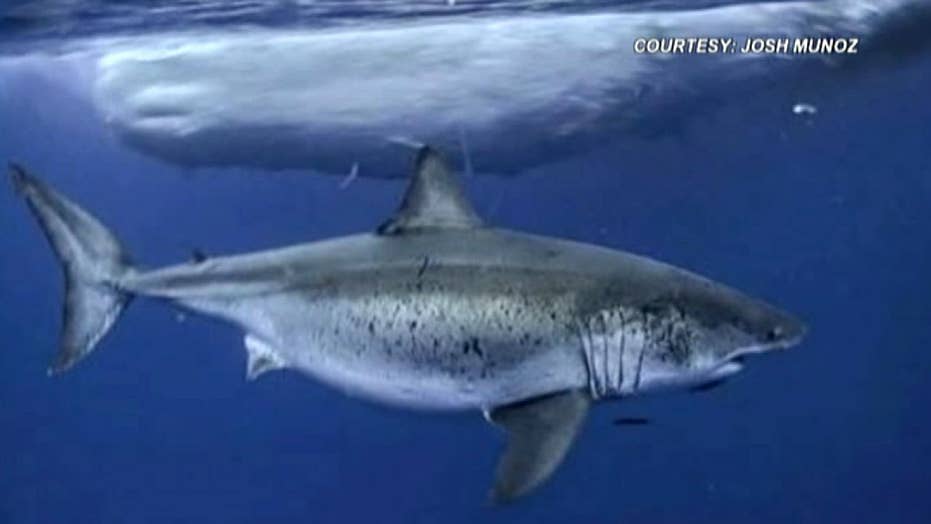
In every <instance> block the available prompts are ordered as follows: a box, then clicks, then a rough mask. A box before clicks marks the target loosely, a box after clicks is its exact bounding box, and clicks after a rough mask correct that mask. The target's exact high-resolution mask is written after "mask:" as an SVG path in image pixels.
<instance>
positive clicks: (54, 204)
mask: <svg viewBox="0 0 931 524" xmlns="http://www.w3.org/2000/svg"><path fill="white" fill-rule="evenodd" d="M10 177H11V178H12V180H13V186H14V187H15V188H16V190H17V192H19V194H21V195H22V196H23V197H24V198H25V199H26V202H27V203H28V204H29V207H30V209H31V210H32V213H33V215H35V217H36V219H37V220H38V222H39V225H40V226H41V227H42V231H43V233H45V236H46V238H47V239H48V241H49V243H50V244H51V245H52V249H53V250H54V251H55V255H56V256H57V257H58V260H59V261H61V264H62V267H63V268H64V274H65V308H64V315H63V323H64V324H63V326H62V333H61V342H60V346H61V347H60V349H59V352H58V355H57V356H56V358H55V361H54V362H53V363H52V365H51V367H49V374H55V373H61V372H63V371H66V370H67V369H69V368H70V367H71V366H73V365H74V364H76V363H77V362H78V361H79V360H81V359H82V358H84V357H85V356H86V355H88V354H89V353H90V352H91V351H93V350H94V347H95V346H96V345H97V343H98V342H100V339H101V338H103V336H104V335H105V334H106V333H107V331H108V330H109V329H110V327H111V326H112V325H113V323H114V322H115V321H116V319H117V318H118V317H119V315H120V313H121V312H122V311H123V309H124V308H125V307H126V304H127V302H128V301H129V298H130V296H129V295H128V294H126V293H124V292H122V291H120V290H119V289H118V287H117V281H118V280H119V278H120V276H121V275H123V274H124V273H126V272H127V271H128V270H129V261H128V258H127V256H126V254H125V252H124V251H123V248H122V247H121V246H120V244H119V242H117V240H116V238H114V237H113V235H112V234H111V233H110V232H109V231H107V229H106V228H105V227H104V226H103V225H101V224H100V222H98V221H97V219H95V218H94V217H93V216H91V215H90V214H89V213H88V212H86V211H84V210H83V209H81V208H80V207H78V206H77V205H76V204H75V203H73V202H71V201H70V200H68V199H67V198H65V197H64V196H62V195H61V194H59V193H58V192H57V191H55V190H53V189H52V188H50V187H48V186H47V185H45V184H44V183H43V182H42V181H41V180H39V179H37V178H35V177H34V176H32V175H30V174H29V173H27V172H26V170H25V169H23V168H22V167H21V166H19V165H16V164H13V163H11V164H10Z"/></svg>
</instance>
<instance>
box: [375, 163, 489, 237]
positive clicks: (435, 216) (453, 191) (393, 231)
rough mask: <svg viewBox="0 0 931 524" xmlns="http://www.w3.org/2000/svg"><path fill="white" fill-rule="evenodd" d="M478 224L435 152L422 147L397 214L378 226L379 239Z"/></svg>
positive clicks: (460, 189) (471, 226)
mask: <svg viewBox="0 0 931 524" xmlns="http://www.w3.org/2000/svg"><path fill="white" fill-rule="evenodd" d="M481 225H482V220H481V219H480V218H479V217H478V215H477V214H476V213H475V210H474V209H473V208H472V204H471V203H469V201H468V200H467V199H466V197H465V195H464V194H463V192H462V187H461V186H460V185H459V181H458V180H456V176H455V174H454V173H453V172H452V171H450V169H449V166H448V165H447V164H446V161H445V160H444V159H443V157H442V156H441V155H440V154H439V152H437V151H436V150H435V149H433V148H431V147H430V146H423V147H421V148H420V150H419V151H418V152H417V158H416V160H415V161H414V174H413V176H412V178H411V181H410V185H409V186H407V192H406V193H405V194H404V200H403V201H402V202H401V207H400V208H398V210H397V212H396V213H395V214H394V216H393V217H391V218H390V219H389V220H388V221H386V222H385V223H384V224H382V225H381V226H379V228H378V234H380V235H400V234H405V233H411V232H416V231H423V230H431V229H468V228H473V227H481Z"/></svg>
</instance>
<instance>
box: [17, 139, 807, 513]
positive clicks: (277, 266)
mask: <svg viewBox="0 0 931 524" xmlns="http://www.w3.org/2000/svg"><path fill="white" fill-rule="evenodd" d="M11 176H12V179H13V182H14V185H15V187H16V188H17V190H18V191H19V192H20V193H21V194H22V195H23V196H24V198H25V199H26V201H27V203H28V204H29V206H30V208H31V209H32V211H33V213H34V214H35V216H36V218H37V219H38V221H39V223H40V225H41V226H42V229H43V231H44V233H45V234H46V236H47V238H48V239H49V241H50V243H51V244H52V247H53V249H54V251H55V252H56V254H57V256H58V257H59V259H60V260H61V262H62V263H63V266H64V268H65V284H66V285H65V288H66V292H65V314H64V326H63V333H62V338H61V349H60V352H59V354H58V356H57V358H56V360H55V362H54V363H53V365H52V367H51V368H50V372H51V373H58V372H63V371H65V370H67V369H69V368H70V367H72V366H73V365H74V364H75V363H77V362H78V361H79V360H81V359H82V358H83V357H85V356H87V355H88V354H89V353H90V352H91V351H92V350H93V349H94V348H95V347H96V345H97V343H98V342H99V341H100V340H101V339H102V338H103V336H104V335H105V334H106V332H107V331H108V330H109V329H110V327H111V326H112V325H113V323H114V322H115V321H116V319H117V318H118V316H119V314H120V312H121V311H122V310H123V309H124V308H125V306H126V305H127V304H128V302H129V300H130V299H131V298H133V297H154V298H160V299H166V300H168V301H170V302H172V303H173V304H175V305H177V306H179V307H182V308H185V309H188V310H192V311H195V312H198V313H202V314H206V315H210V316H214V317H218V318H221V319H224V320H226V321H228V322H230V323H232V324H234V325H236V326H238V327H239V328H240V329H242V331H243V332H244V333H245V334H246V335H245V347H246V349H247V351H248V353H249V367H248V370H247V376H248V377H249V378H256V377H258V376H260V375H262V374H263V373H265V372H268V371H270V370H273V369H282V368H287V369H292V370H296V371H299V372H301V373H305V374H307V375H309V376H311V377H314V378H316V379H318V380H319V381H322V382H324V383H327V384H330V385H332V386H334V387H337V388H340V389H342V390H344V391H346V392H347V393H350V394H353V395H359V396H363V397H367V398H369V399H372V400H375V401H378V402H382V403H388V404H393V405H398V406H402V407H408V408H417V409H432V410H472V409H474V410H481V411H483V412H484V413H485V416H486V418H487V419H488V420H490V421H491V422H493V423H495V424H497V425H499V426H501V427H502V428H504V430H505V431H506V432H507V434H508V445H507V447H506V449H505V451H504V455H503V457H502V459H501V461H500V463H499V466H498V471H497V478H496V480H495V487H494V490H493V492H492V496H493V498H494V499H495V500H498V501H506V500H510V499H513V498H515V497H518V496H520V495H523V494H525V493H527V492H529V491H530V490H532V489H533V488H534V487H536V486H538V485H539V484H540V483H541V482H543V481H544V480H545V479H546V478H548V477H549V476H550V474H551V473H552V472H553V471H554V470H555V468H556V467H557V466H558V465H559V463H560V462H561V461H562V459H563V458H564V456H565V454H566V452H567V451H568V449H569V447H570V446H571V444H572V441H573V439H574V438H575V435H576V434H577V433H578V430H579V428H580V427H581V424H582V422H583V420H584V418H585V415H586V413H587V411H588V409H589V406H590V404H591V403H592V401H594V400H597V399H602V398H617V397H622V398H623V397H628V396H632V395H637V394H640V393H646V392H650V391H657V390H662V389H671V388H689V387H696V386H699V385H702V384H707V383H712V382H714V381H719V380H722V379H723V378H725V377H727V376H730V375H732V374H734V373H736V372H738V371H740V369H741V367H742V362H743V360H744V358H743V357H744V356H745V355H747V354H750V353H760V352H765V351H769V350H775V349H780V348H787V347H789V346H792V345H794V344H796V343H798V342H799V341H800V340H801V339H802V337H803V335H804V332H805V327H804V326H803V324H802V323H801V322H799V321H798V320H796V319H795V318H793V317H792V316H790V315H788V314H787V313H784V312H782V311H779V310H778V309H776V308H774V307H772V306H769V305H766V304H764V303H763V302H760V301H758V300H755V299H752V298H749V297H747V296H744V295H742V294H740V293H739V292H737V291H734V290H732V289H729V288H727V287H725V286H722V285H720V284H717V283H714V282H711V281H709V280H707V279H704V278H702V277H699V276H697V275H694V274H692V273H689V272H687V271H684V270H681V269H677V268H675V267H672V266H669V265H666V264H663V263H660V262H656V261H653V260H650V259H647V258H643V257H639V256H636V255H632V254H629V253H625V252H621V251H615V250H611V249H606V248H602V247H597V246H593V245H586V244H580V243H576V242H570V241H565V240H557V239H552V238H546V237H539V236H533V235H528V234H523V233H518V232H513V231H506V230H501V229H495V228H491V227H488V226H486V225H485V224H483V223H482V221H481V219H480V218H479V217H478V216H477V215H476V213H475V212H474V211H473V209H472V208H471V206H470V205H469V203H468V201H467V200H466V199H465V198H464V196H463V194H462V191H461V189H460V187H459V186H458V184H457V182H456V180H455V178H454V176H453V175H452V174H451V173H450V171H449V170H448V168H447V167H446V164H445V162H444V160H443V159H442V158H441V156H440V155H439V154H438V153H437V152H436V151H434V150H433V149H431V148H429V147H424V148H422V149H421V150H420V151H419V153H418V155H417V158H416V161H415V165H414V175H413V177H412V180H411V183H410V186H409V188H408V190H407V193H406V194H405V197H404V201H403V202H402V205H401V207H400V209H399V210H398V212H397V213H396V215H395V216H394V217H393V218H391V219H390V220H388V221H386V222H385V223H384V224H383V225H382V226H381V227H379V228H378V230H377V232H375V233H368V234H359V235H353V236H348V237H342V238H336V239H331V240H325V241H320V242H312V243H307V244H301V245H296V246H292V247H286V248H283V249H276V250H271V251H263V252H258V253H251V254H245V255H239V256H230V257H217V258H200V259H198V260H195V261H192V262H189V263H183V264H179V265H175V266H171V267H167V268H162V269H155V270H143V269H140V268H137V267H136V266H134V265H132V264H131V263H130V262H129V257H128V256H127V255H126V251H125V250H124V249H123V248H122V247H121V246H120V245H119V242H118V241H117V240H116V238H115V237H114V236H113V235H112V234H110V233H109V232H108V231H107V229H106V228H104V226H102V225H101V224H100V223H99V222H98V221H97V220H96V219H95V218H93V217H92V216H91V215H90V214H88V213H87V212H86V211H84V210H82V209H81V208H80V207H78V206H77V205H76V204H74V203H73V202H71V201H69V200H68V199H66V198H65V197H64V196H62V195H61V194H59V193H57V192H56V191H55V190H53V189H51V188H50V187H48V186H47V185H45V184H44V183H43V182H41V181H40V180H38V179H37V178H35V177H33V176H32V175H30V174H28V173H27V172H26V170H25V169H23V168H22V167H19V166H17V165H11Z"/></svg>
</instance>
